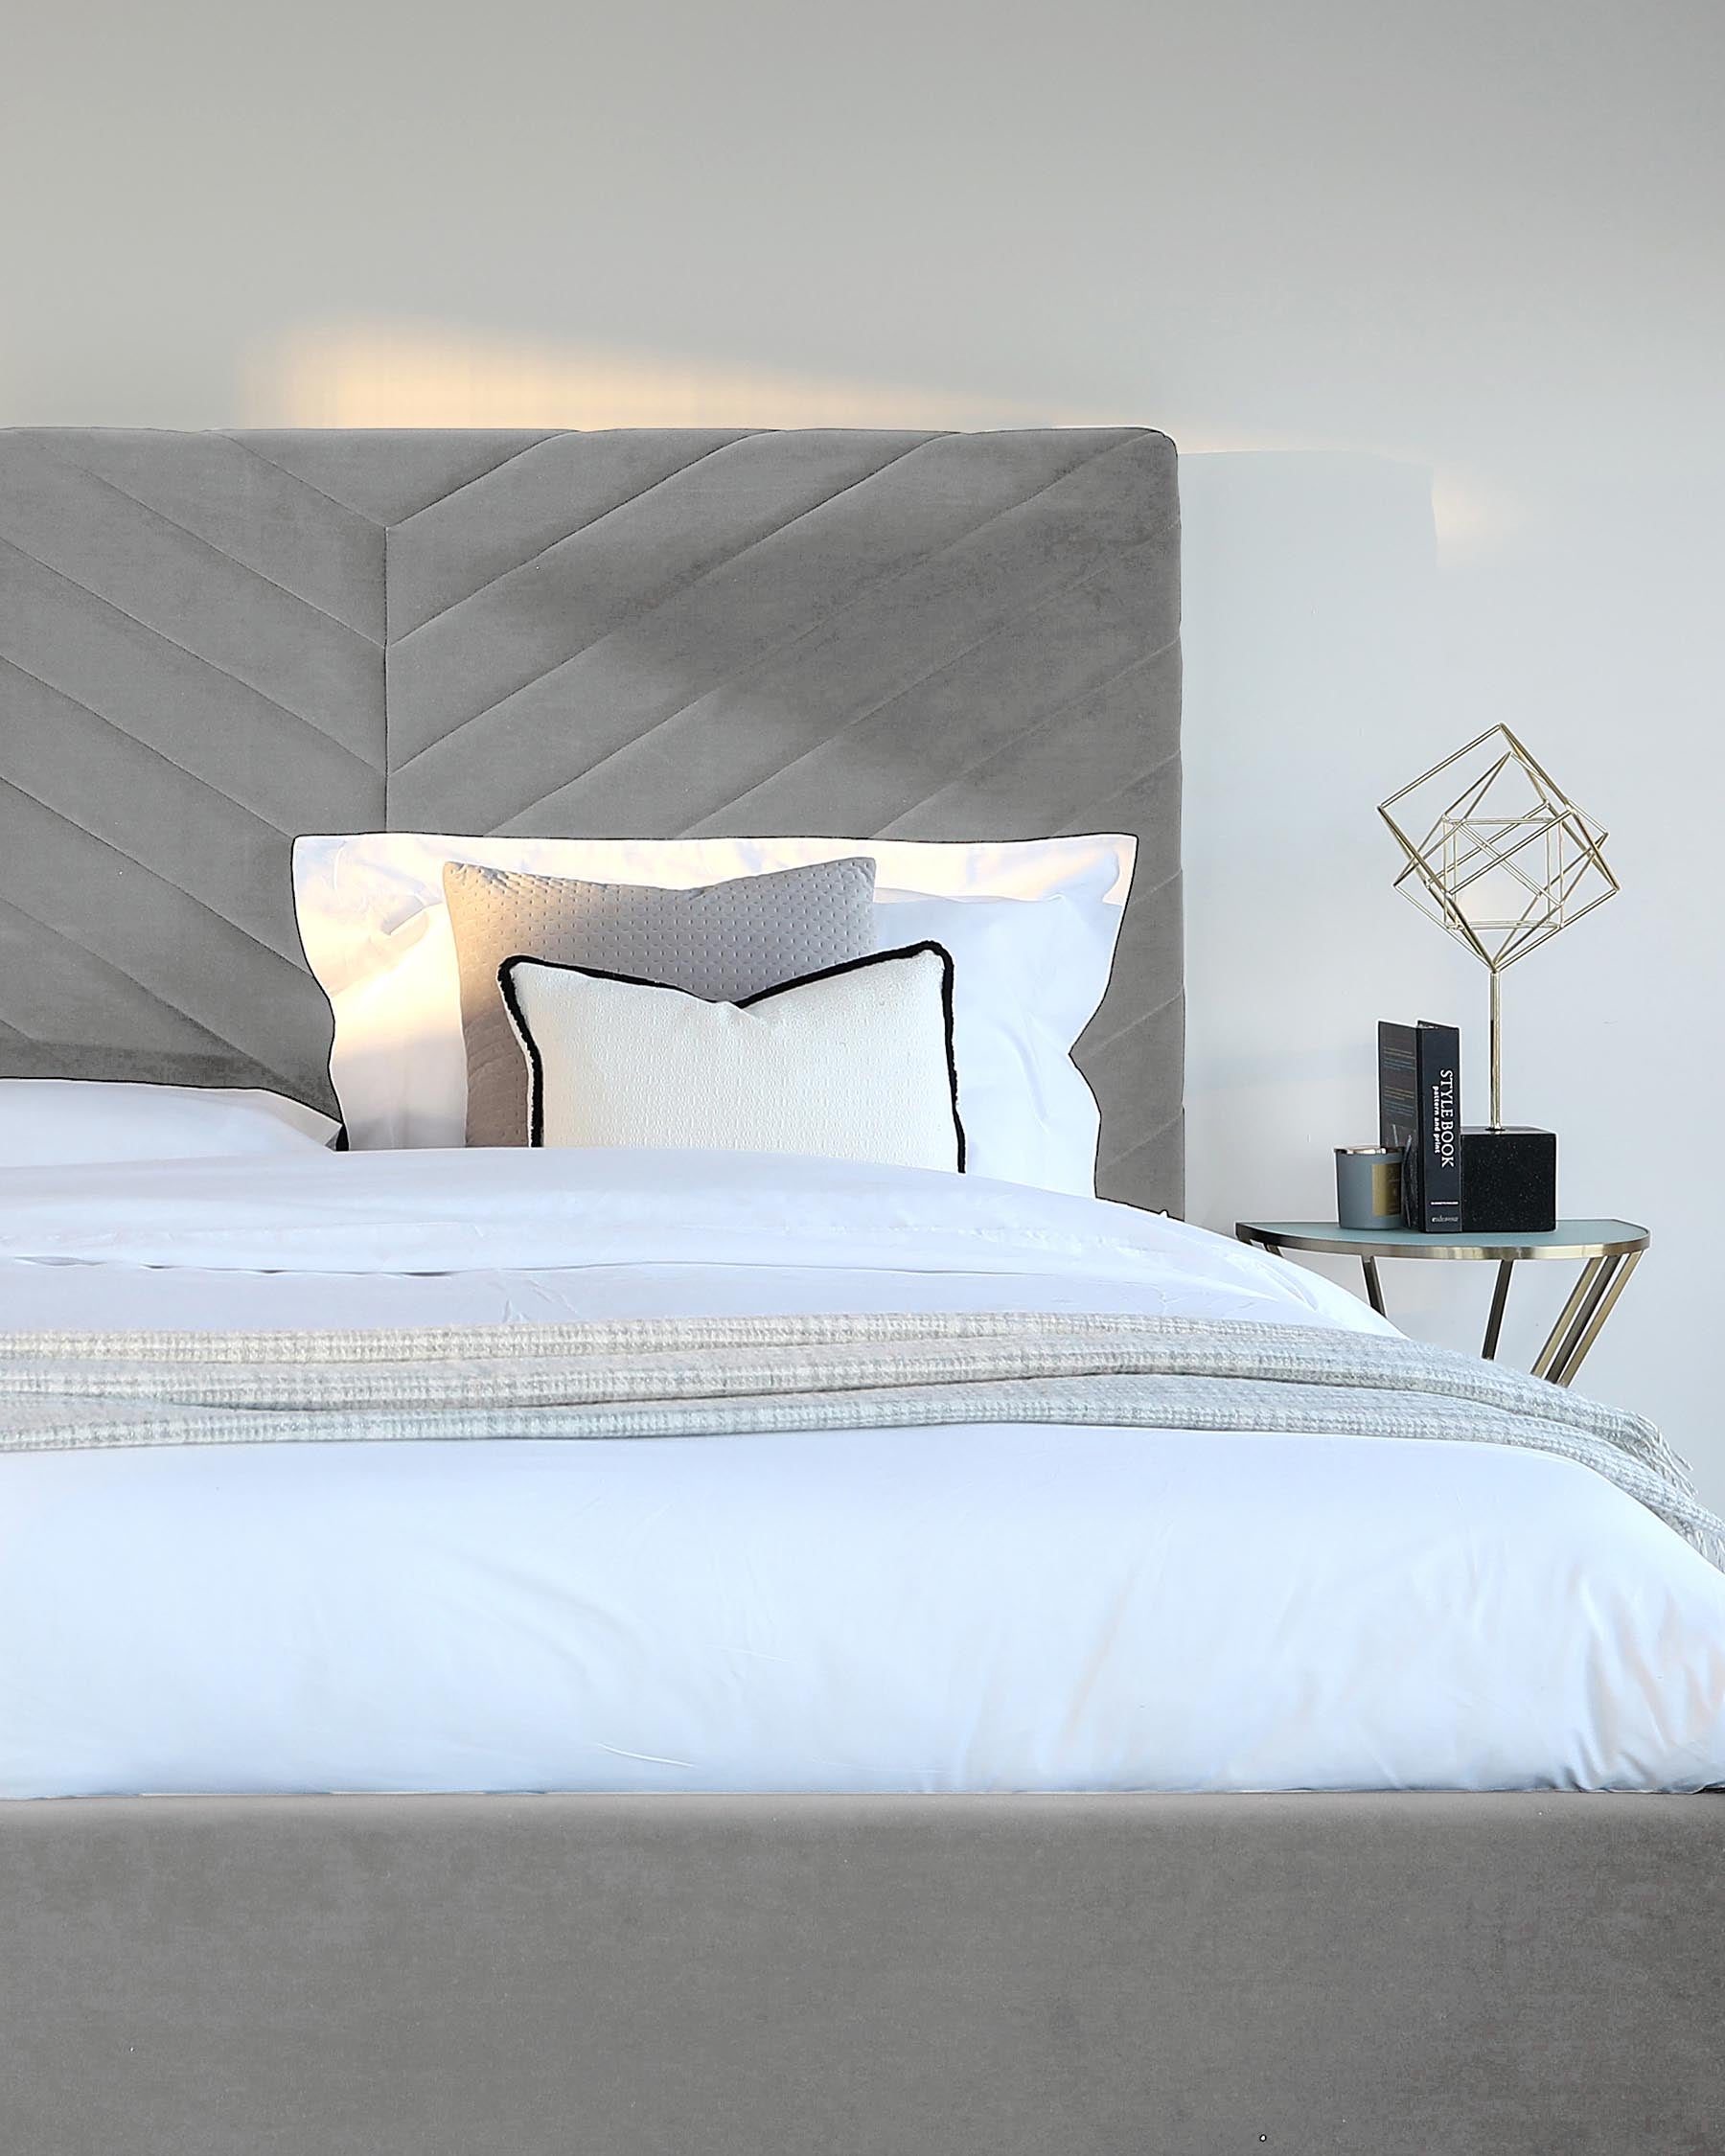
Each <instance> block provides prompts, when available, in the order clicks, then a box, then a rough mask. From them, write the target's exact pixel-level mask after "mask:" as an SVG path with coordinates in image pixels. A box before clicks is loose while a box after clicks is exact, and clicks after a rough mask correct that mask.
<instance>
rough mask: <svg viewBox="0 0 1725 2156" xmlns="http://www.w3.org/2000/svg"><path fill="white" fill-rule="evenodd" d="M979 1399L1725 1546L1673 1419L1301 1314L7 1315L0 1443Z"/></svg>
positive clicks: (171, 1438)
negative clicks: (1460, 1482) (1544, 1478)
mask: <svg viewBox="0 0 1725 2156" xmlns="http://www.w3.org/2000/svg"><path fill="white" fill-rule="evenodd" d="M975 1422H1041V1423H1088V1424H1112V1425H1115V1426H1123V1427H1132V1428H1142V1429H1153V1430H1215V1431H1254V1432H1265V1433H1295V1434H1306V1433H1312V1434H1319V1435H1325V1436H1357V1437H1377V1438H1400V1437H1416V1438H1424V1439H1439V1440H1448V1441H1452V1442H1456V1441H1460V1442H1462V1443H1467V1444H1486V1445H1514V1446H1518V1447H1520V1448H1522V1449H1523V1450H1525V1451H1530V1452H1541V1453H1554V1454H1555V1455H1556V1456H1558V1457H1559V1458H1560V1459H1568V1460H1575V1461H1576V1462H1578V1463H1579V1464H1580V1465H1581V1466H1583V1467H1589V1468H1591V1469H1593V1471H1594V1472H1595V1473H1596V1474H1599V1475H1602V1476H1603V1477H1604V1478H1605V1479H1606V1480H1607V1481H1609V1482H1612V1483H1614V1484H1615V1485H1616V1486H1617V1487H1618V1488H1619V1489H1620V1490H1622V1491H1625V1492H1626V1493H1627V1494H1628V1495H1629V1496H1630V1497H1632V1498H1635V1499H1636V1500H1638V1501H1639V1502H1641V1503H1642V1504H1645V1506H1646V1507H1647V1508H1648V1510H1649V1511H1651V1512H1654V1513H1656V1514H1657V1515H1658V1516H1659V1518H1660V1519H1662V1520H1664V1521H1665V1522H1667V1523H1668V1525H1670V1526H1672V1527H1673V1528H1675V1529H1676V1531H1677V1532H1678V1534H1680V1535H1681V1536H1682V1537H1683V1538H1684V1540H1685V1541H1686V1542H1689V1543H1691V1545H1692V1546H1693V1547H1694V1548H1696V1549H1698V1550H1699V1551H1700V1552H1701V1553H1702V1555H1703V1556H1705V1557H1707V1558H1708V1559H1710V1560H1711V1562H1712V1563H1714V1565H1717V1566H1719V1567H1720V1568H1721V1570H1725V1522H1721V1521H1720V1520H1719V1519H1718V1518H1716V1517H1715V1516H1714V1514H1713V1513H1711V1512H1709V1511H1708V1510H1707V1509H1706V1508H1705V1507H1704V1506H1703V1505H1701V1504H1699V1503H1698V1502H1696V1499H1695V1496H1694V1491H1693V1488H1692V1486H1691V1481H1690V1478H1689V1475H1688V1473H1687V1471H1686V1469H1685V1467H1684V1465H1683V1462H1682V1461H1681V1460H1680V1459H1678V1457H1677V1456H1676V1455H1675V1454H1674V1453H1673V1452H1672V1451H1671V1450H1670V1448H1669V1447H1668V1445H1667V1443H1666V1441H1665V1439H1664V1438H1663V1437H1662V1436H1661V1435H1660V1434H1659V1432H1658V1431H1657V1430H1656V1429H1655V1428H1654V1427H1653V1425H1652V1424H1651V1423H1649V1422H1645V1421H1644V1420H1643V1419H1642V1418H1641V1417H1640V1416H1639V1415H1632V1414H1628V1413H1625V1412H1624V1411H1622V1410H1621V1409H1617V1408H1607V1407H1601V1406H1599V1405H1598V1404H1597V1403H1596V1402H1594V1401H1591V1400H1583V1399H1577V1398H1576V1395H1575V1394H1574V1393H1571V1392H1567V1391H1564V1390H1563V1389H1561V1388H1559V1387H1556V1386H1553V1385H1550V1384H1547V1383H1546V1382H1545V1381H1543V1380H1542V1379H1538V1378H1530V1377H1526V1376H1524V1375H1522V1374H1521V1373H1520V1372H1519V1371H1515V1370H1508V1369H1500V1368H1499V1367H1498V1366H1497V1365H1495V1364H1492V1363H1482V1362H1480V1361H1478V1360H1477V1359H1476V1358H1474V1357H1473V1356H1469V1355H1461V1354H1457V1353H1455V1352H1453V1351H1452V1350H1450V1349H1447V1348H1438V1347H1427V1346H1423V1345H1421V1344H1419V1343H1418V1342H1413V1341H1406V1340H1399V1339H1398V1340H1388V1339H1383V1338H1381V1337H1378V1336H1376V1335H1372V1334H1368V1333H1352V1332H1341V1331H1328V1330H1324V1329H1321V1328H1318V1327H1315V1326H1304V1325H1262V1324H1255V1323H1241V1322H1227V1321H1209V1320H1205V1319H1181V1318H1138V1317H1112V1316H1080V1317H1074V1316H1069V1315H1064V1314H1061V1315H1045V1314H1040V1313H1028V1314H1015V1313H1005V1314H1000V1315H995V1314H989V1315H968V1314H967V1315H941V1314H934V1315H912V1316H891V1317H875V1316H861V1317H833V1316H814V1317H790V1318H716V1319H686V1318H676V1319H638V1320H630V1321H627V1322H615V1323H589V1324H565V1325H486V1326H449V1327H442V1326H440V1327H436V1328H430V1329H426V1330H423V1331H403V1330H401V1329H394V1328H389V1329H380V1330H377V1331H371V1332H347V1333H341V1332H334V1333H304V1332H302V1333H295V1332H279V1333H268V1332H266V1333H223V1332H210V1333H196V1332H183V1333H166V1332H164V1333H142V1332H141V1333H75V1332H54V1333H49V1332H36V1333H30V1332H23V1333H10V1334H9V1333H0V1450H4V1451H11V1452H64V1451H71V1450H77V1449H84V1448H89V1447H96V1446H131V1445H256V1444H306V1443H329V1442H374V1441H377V1440H380V1439H384V1440H393V1441H407V1440H424V1439H457V1438H460V1439H483V1438H495V1437H560V1438H590V1437H717V1436H724V1435H725V1434H731V1433H736V1432H748V1431H820V1430H855V1429H880V1430H885V1429H903V1428H908V1427H915V1426H925V1427H926V1426H933V1425H938V1424H954V1423H975Z"/></svg>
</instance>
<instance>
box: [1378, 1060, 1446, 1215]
mask: <svg viewBox="0 0 1725 2156" xmlns="http://www.w3.org/2000/svg"><path fill="white" fill-rule="evenodd" d="M1378 1143H1379V1144H1380V1145H1383V1146H1392V1147H1394V1148H1395V1149H1396V1151H1398V1152H1399V1153H1400V1154H1401V1156H1402V1218H1403V1219H1404V1220H1405V1221H1406V1222H1407V1224H1408V1226H1409V1227H1417V1228H1419V1229H1421V1230H1423V1232H1424V1233H1426V1234H1427V1235H1455V1234H1459V1233H1460V1232H1461V1034H1460V1032H1459V1031H1458V1030H1457V1028H1456V1027H1455V1026H1453V1025H1434V1024H1433V1023H1432V1021H1430V1020H1429V1019H1421V1020H1420V1021H1419V1023H1418V1024H1417V1025H1391V1024H1389V1023H1387V1022H1386V1023H1381V1024H1380V1025H1379V1026H1378Z"/></svg>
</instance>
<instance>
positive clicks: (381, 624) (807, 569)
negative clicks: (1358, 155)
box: [0, 428, 1183, 1210]
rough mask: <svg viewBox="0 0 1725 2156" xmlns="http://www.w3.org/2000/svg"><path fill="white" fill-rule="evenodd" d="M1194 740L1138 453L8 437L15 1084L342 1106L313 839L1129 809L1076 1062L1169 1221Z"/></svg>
mask: <svg viewBox="0 0 1725 2156" xmlns="http://www.w3.org/2000/svg"><path fill="white" fill-rule="evenodd" d="M1179 732H1180V650H1179V508H1178V498H1177V488H1176V479H1175V458H1174V449H1173V446H1172V444H1170V443H1169V442H1168V441H1167V439H1166V438H1165V437H1164V436H1162V435H1160V434H1156V433H1152V432H1148V431H1145V430H1140V429H1128V428H1120V429H1110V430H1107V431H1092V430H1083V431H1081V430H1068V429H1059V430H1055V429H1049V430H1046V431H1032V432H1024V433H1003V434H908V433H904V434H901V433H867V432H855V431H831V432H828V431H819V432H802V433H763V432H737V433H717V432H704V431H703V432H692V431H663V432H660V431H652V432H648V431H640V432H617V433H598V434H581V433H570V432H555V433H473V432H459V431H447V432H446V431H435V432H403V433H364V432H354V433H339V432H333V431H332V432H314V431H307V432H285V433H239V434H219V433H210V434H173V433H136V432H127V431H120V430H108V429H94V428H91V429H86V428H77V429H58V428H21V429H12V430H0V1074H9V1075H14V1076H16V1075H54V1076H67V1077H79V1076H82V1077H128V1076H129V1077H149V1078H156V1079H168V1080H174V1081H178V1082H182V1083H189V1084H251V1085H271V1086H274V1087H276V1088H278V1089H284V1090H287V1091H288V1092H291V1093H294V1094H296V1095H298V1096H299V1097H300V1098H302V1099H307V1100H314V1101H318V1102H320V1103H322V1104H324V1105H326V1106H328V1105H333V1103H332V1102H331V1096H330V1092H329V1083H328V1073H327V1068H326V1058H327V1054H328V1047H329V1033H330V1021H329V1014H328V1010H327V1007H326V1006H325V1004H324V1001H323V998H322V997H321V995H320V994H319V993H318V991H317V989H316V987H315V986H314V984H313V983H312V982H311V978H310V976H309V975H308V974H307V972H306V970H305V966H304V961H303V959H302V956H301V953H300V949H299V940H298V937H297V935H296V933H295V929H294V924H293V912H292V905H291V894H290V890H289V883H288V851H289V843H290V840H291V839H292V837H294V836H296V835H297V834H299V833H301V832H308V831H361V830H382V829H398V830H432V831H439V830H441V831H463V832H508V831H515V832H522V833H536V834H545V833H563V834H567V835H569V836H572V837H583V836H589V837H590V836H614V837H678V836H683V835H687V834H700V833H712V834H717V835H724V834H748V833H772V832H811V833H819V834H839V835H844V836H858V837H866V836H874V837H885V836H888V835H890V836H893V837H924V838H931V837H939V838H971V837H1033V836H1040V835H1044V834H1048V833H1058V832H1069V831H1083V830H1121V829H1124V830H1129V831H1135V832H1137V833H1138V835H1139V837H1140V840H1141V847H1140V853H1139V861H1138V879H1137V886H1136V890H1135V894H1134V897H1133V901H1132V904H1131V906H1130V907H1129V909H1128V914H1127V920H1126V925H1125V929H1124V930H1123V933H1122V936H1121V941H1120V952H1119V958H1118V961H1117V964H1116V967H1115V978H1114V982H1113V985H1112V987H1111V989H1110V992H1109V996H1108V999H1107V1001H1106V1002H1105V1003H1104V1005H1103V1007H1102V1010H1101V1012H1100V1013H1099V1014H1098V1017H1097V1019H1096V1021H1095V1023H1094V1024H1093V1025H1092V1028H1091V1030H1090V1032H1089V1033H1088V1034H1087V1035H1086V1037H1085V1040H1084V1042H1083V1044H1081V1047H1080V1050H1079V1061H1080V1063H1081V1064H1082V1065H1083V1067H1084V1068H1085V1070H1086V1072H1087V1074H1088V1075H1089V1077H1090V1079H1091V1082H1092V1086H1093V1087H1094V1088H1095V1090H1096V1092H1097V1094H1098V1096H1099V1098H1100V1100H1101V1102H1102V1107H1103V1141H1102V1172H1101V1187H1102V1189H1103V1191H1104V1193H1105V1194H1108V1195H1112V1196H1115V1197H1121V1198H1127V1199H1131V1200H1133V1201H1135V1202H1136V1203H1138V1204H1152V1205H1166V1206H1169V1207H1171V1208H1173V1209H1176V1210H1177V1209H1178V1208H1179V1205H1180V1203H1181V1196H1182V1181H1183V1177H1182V1123H1181V1074H1182V1038H1183V998H1182V992H1181V991H1182V973H1181V964H1182V953H1181V918H1180V875H1179V870H1180V821H1179V791H1180V763H1179Z"/></svg>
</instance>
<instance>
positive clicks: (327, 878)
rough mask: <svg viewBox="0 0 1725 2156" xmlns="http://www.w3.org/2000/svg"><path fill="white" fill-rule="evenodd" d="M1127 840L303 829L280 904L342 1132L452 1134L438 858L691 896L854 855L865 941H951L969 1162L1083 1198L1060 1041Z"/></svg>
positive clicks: (1129, 852) (1099, 958)
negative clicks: (869, 922) (874, 919)
mask: <svg viewBox="0 0 1725 2156" xmlns="http://www.w3.org/2000/svg"><path fill="white" fill-rule="evenodd" d="M1136 851H1137V841H1136V839H1133V838H1130V837H1119V836H1112V835H1104V836H1100V837H1070V838H1029V839H1014V840H1006V841H1000V842H998V843H983V844H970V843H965V842H947V841H937V840H921V839H915V840H912V839H866V838H864V839H857V838H616V839H597V838H510V837H503V838H464V837H448V836H440V835H436V834H430V833H423V832H401V831H395V832H368V833H359V834H356V835H352V836H348V837H340V836H334V837H306V838H301V839H299V840H298V841H297V843H296V844H295V846H294V849H293V883H294V903H295V906H296V907H297V910H298V914H299V929H300V938H301V941H302V942H303V943H304V945H305V949H306V956H307V959H308V961H309V962H310V964H311V970H312V972H313V973H314V974H315V975H316V976H317V979H318V981H319V982H320V983H321V985H322V987H323V990H324V993H325V994H326V995H327V996H328V997H329V998H330V1003H331V1007H332V1008H333V1010H334V1015H335V1041H334V1049H333V1050H332V1053H331V1058H330V1075H331V1078H332V1080H333V1082H334V1087H335V1091H336V1094H337V1097H338V1098H339V1100H340V1102H341V1112H342V1115H343V1118H344V1120H345V1121H346V1124H347V1129H348V1141H349V1143H350V1144H351V1145H353V1146H354V1147H355V1148H356V1149H358V1150H361V1151H364V1150H369V1149H371V1148H374V1147H380V1146H421V1145H437V1146H458V1145H460V1144H461V1143H462V1140H463V1135H464V1126H465V1117H466V1108H467V1058H466V1053H465V1050H464V1047H463V1044H462V1037H461V1008H460V994H461V991H460V975H459V971H458V968H457V965H456V958H455V941H454V937H453V935H452V934H451V932H450V929H449V914H448V911H447V909H446V907H445V905H444V891H443V870H444V863H445V862H446V861H449V860H464V861H474V862H477V863H479V864H480V865H481V866H484V867H491V868H504V869H518V870H524V871H526V872H529V873H532V874H536V875H541V876H576V877H582V878H585V879H586V880H587V881H589V882H593V883H653V884H658V885H661V886H663V887H665V888H669V889H678V890H686V889H689V888H691V887H692V886H694V885H697V884H702V883H721V882H724V881H725V880H726V879H728V878H730V877H734V876H754V875H763V874H766V873H767V872H769V871H770V870H773V869H780V868H797V867H801V866H803V865H805V864H806V863H808V862H810V861H824V860H844V859H846V858H849V857H854V856H857V855H866V856H867V857H868V858H869V859H871V860H874V862H875V863H876V876H875V906H876V912H877V915H878V918H879V923H880V926H879V929H878V931H877V936H876V941H877V943H878V944H879V945H880V946H881V947H883V948H885V949H891V948H893V947H895V946H898V945H903V944H907V943H911V942H918V941H922V940H925V939H927V940H931V941H933V942H936V943H939V944H941V945H943V946H944V947H945V948H946V950H947V951H949V952H951V953H952V957H953V963H954V1010H955V1037H956V1042H957V1057H958V1091H959V1112H960V1113H961V1114H962V1115H963V1117H964V1127H965V1134H966V1137H967V1140H968V1165H969V1168H970V1172H971V1173H972V1174H974V1175H978V1176H991V1177H994V1178H997V1179H998V1180H1000V1181H1007V1182H1026V1183H1032V1184H1035V1185H1037V1186H1039V1187H1040V1188H1043V1189H1046V1190H1061V1191H1068V1192H1071V1193H1075V1194H1077V1195H1080V1196H1089V1195H1090V1194H1091V1193H1092V1191H1093V1190H1094V1187H1095V1167H1096V1135H1097V1114H1096V1104H1095V1100H1094V1098H1093V1096H1092V1093H1091V1090H1090V1088H1089V1087H1088V1086H1087V1085H1086V1083H1085V1081H1084V1079H1083V1077H1082V1075H1081V1074H1080V1072H1079V1071H1078V1069H1077V1067H1076V1066H1075V1065H1074V1064H1073V1063H1072V1061H1071V1057H1070V1052H1069V1051H1070V1049H1071V1046H1072V1044H1073V1043H1074V1042H1075V1041H1076V1040H1077V1038H1078V1036H1079V1035H1080V1034H1081V1033H1082V1032H1083V1030H1084V1028H1085V1027H1086V1026H1087V1025H1088V1024H1089V1023H1090V1021H1091V1018H1092V1015H1093V1013H1094V1011H1095V1009H1096V1006H1097V1004H1098V1003H1100V1002H1101V1000H1102V998H1103V995H1104V993H1105V992H1106V990H1107V987H1108V976H1109V973H1110V970H1111V969H1112V967H1113V964H1114V951H1115V939H1116V937H1117V936H1118V934H1119V928H1120V916H1121V911H1122V909H1123V907H1124V906H1125V904H1126V894H1127V891H1128V889H1129V887H1130V885H1131V882H1132V869H1133V860H1134V856H1135V853H1136ZM907 906H908V907H912V908H913V909H914V910H913V911H912V912H911V913H908V914H905V915H903V917H902V925H901V908H904V907H907Z"/></svg>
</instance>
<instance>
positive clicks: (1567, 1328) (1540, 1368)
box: [1533, 1257, 1606, 1384]
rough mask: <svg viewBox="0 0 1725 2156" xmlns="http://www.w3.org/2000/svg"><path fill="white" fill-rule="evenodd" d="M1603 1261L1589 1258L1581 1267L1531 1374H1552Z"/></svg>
mask: <svg viewBox="0 0 1725 2156" xmlns="http://www.w3.org/2000/svg"><path fill="white" fill-rule="evenodd" d="M1605 1262H1606V1261H1605V1260H1604V1259H1603V1258H1602V1257H1597V1258H1589V1259H1588V1261H1587V1263H1586V1264H1585V1265H1584V1266H1583V1267H1582V1268H1581V1277H1580V1278H1579V1279H1578V1280H1577V1281H1576V1284H1575V1286H1574V1287H1573V1288H1572V1289H1571V1290H1570V1298H1569V1300H1568V1302H1566V1303H1565V1304H1564V1306H1563V1308H1562V1309H1561V1310H1560V1311H1559V1312H1558V1313H1557V1322H1556V1323H1555V1324H1554V1325H1553V1327H1552V1329H1551V1331H1550V1333H1549V1334H1548V1335H1547V1336H1546V1343H1545V1345H1544V1346H1543V1347H1542V1348H1541V1349H1540V1351H1539V1353H1538V1355H1537V1356H1536V1357H1535V1358H1534V1361H1533V1375H1534V1376H1535V1377H1551V1376H1552V1371H1553V1366H1554V1365H1555V1364H1556V1362H1557V1357H1558V1351H1559V1350H1560V1349H1561V1348H1562V1346H1563V1344H1564V1342H1566V1341H1567V1340H1568V1338H1569V1336H1570V1334H1571V1332H1572V1331H1573V1330H1575V1329H1576V1320H1577V1319H1578V1318H1579V1317H1580V1314H1581V1308H1582V1305H1583V1304H1584V1303H1585V1302H1586V1301H1587V1298H1588V1296H1590V1295H1592V1293H1593V1290H1594V1284H1595V1282H1596V1281H1597V1280H1598V1279H1599V1274H1600V1273H1603V1272H1604V1270H1605ZM1552 1382H1553V1384H1555V1383H1556V1380H1555V1379H1554V1378H1553V1380H1552Z"/></svg>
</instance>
